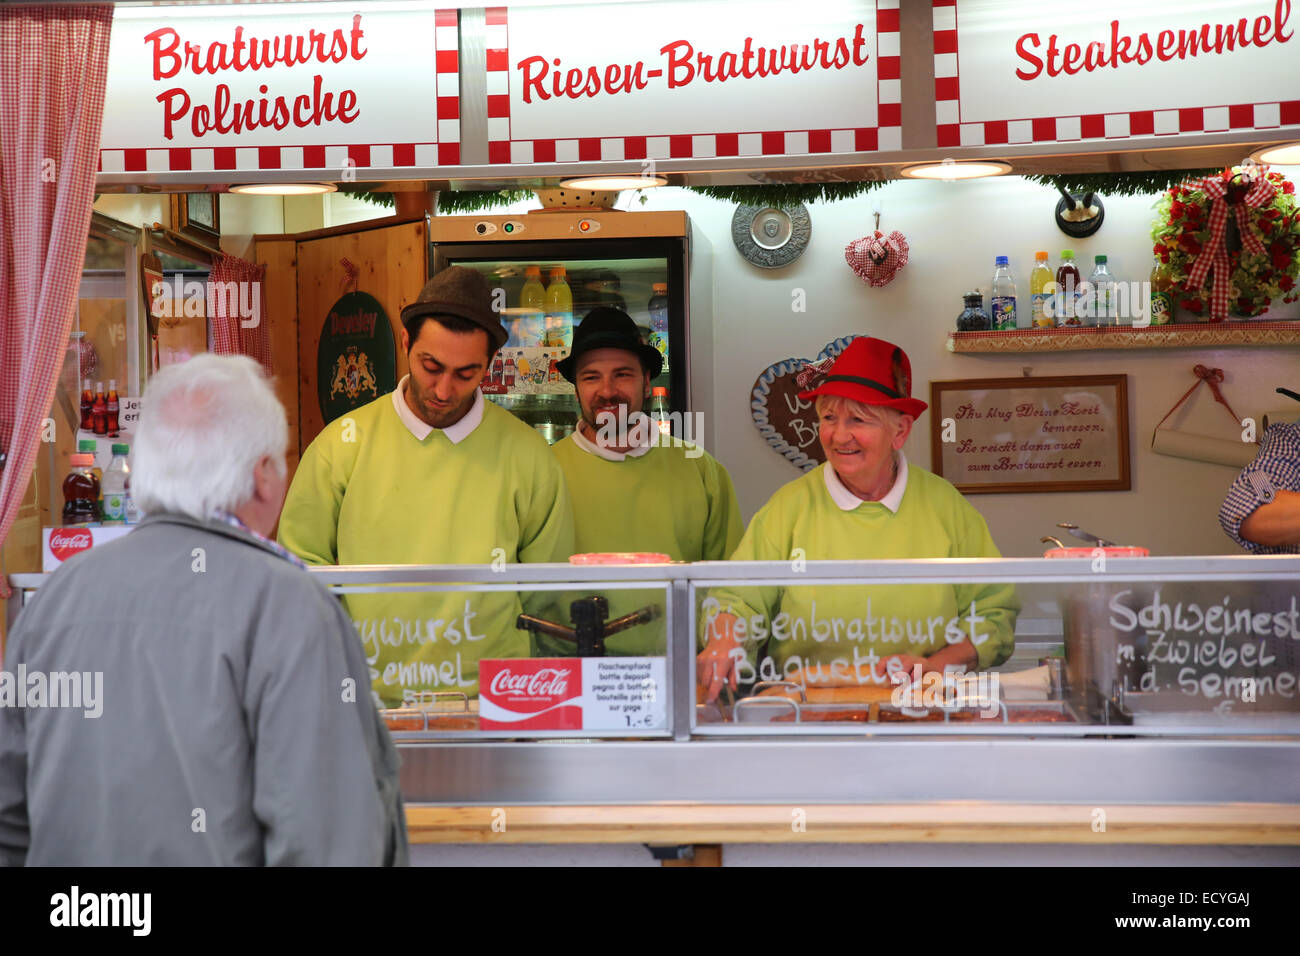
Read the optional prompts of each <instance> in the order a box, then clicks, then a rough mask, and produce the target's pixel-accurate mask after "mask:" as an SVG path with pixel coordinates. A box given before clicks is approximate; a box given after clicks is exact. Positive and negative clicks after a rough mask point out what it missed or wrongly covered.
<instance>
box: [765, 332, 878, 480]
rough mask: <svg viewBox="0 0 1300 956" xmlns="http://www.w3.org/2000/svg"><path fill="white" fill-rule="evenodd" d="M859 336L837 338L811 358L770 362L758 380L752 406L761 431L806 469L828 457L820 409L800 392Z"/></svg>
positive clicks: (796, 463) (798, 465) (812, 385)
mask: <svg viewBox="0 0 1300 956" xmlns="http://www.w3.org/2000/svg"><path fill="white" fill-rule="evenodd" d="M855 338H857V336H856V335H848V336H845V337H843V338H838V339H836V340H835V341H834V342H831V343H830V344H829V345H827V346H826V347H825V348H824V349H822V350H821V352H819V353H818V354H817V358H816V359H813V360H811V361H810V360H808V359H796V358H790V359H785V360H784V361H782V362H777V363H776V364H774V365H769V366H768V367H767V368H766V369H764V371H763V373H762V374H761V375H759V376H758V378H757V379H756V380H755V381H754V390H753V391H752V392H751V393H750V402H749V409H750V414H751V415H752V416H753V418H754V425H755V426H756V427H757V428H758V433H759V434H760V435H762V436H763V438H765V439H766V440H767V443H768V444H769V445H771V446H772V448H773V449H774V450H775V451H776V452H777V453H779V454H781V455H784V456H785V457H786V458H788V459H789V460H790V462H791V464H793V465H794V466H795V467H796V468H798V469H800V470H802V471H811V470H812V469H813V468H816V467H817V466H818V465H820V464H821V463H822V462H824V461H825V460H826V456H825V454H824V453H823V452H822V446H821V442H819V441H818V440H817V409H816V407H815V406H814V402H812V401H808V400H807V399H803V398H800V397H799V393H800V392H804V391H807V390H808V389H810V388H813V387H814V384H813V383H814V382H815V381H816V379H817V378H818V377H819V376H821V375H825V374H826V371H827V370H829V368H830V366H831V364H832V363H833V362H834V361H835V359H836V358H838V357H839V354H840V353H841V352H843V351H844V350H845V349H846V348H848V346H849V343H850V342H852V341H853V340H854V339H855Z"/></svg>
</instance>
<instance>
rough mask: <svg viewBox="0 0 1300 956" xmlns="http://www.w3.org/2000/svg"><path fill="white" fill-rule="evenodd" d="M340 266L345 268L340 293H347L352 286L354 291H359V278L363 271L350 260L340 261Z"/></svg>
mask: <svg viewBox="0 0 1300 956" xmlns="http://www.w3.org/2000/svg"><path fill="white" fill-rule="evenodd" d="M339 265H341V266H342V267H343V282H342V284H341V285H340V286H339V291H340V292H343V293H346V292H347V291H348V286H351V287H352V291H354V292H355V291H356V289H357V277H358V276H359V275H361V270H360V269H358V268H357V267H356V266H355V265H354V264H353V263H352V261H351V260H349V259H340V260H339Z"/></svg>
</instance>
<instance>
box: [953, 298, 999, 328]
mask: <svg viewBox="0 0 1300 956" xmlns="http://www.w3.org/2000/svg"><path fill="white" fill-rule="evenodd" d="M962 299H963V300H965V303H966V308H965V309H963V310H962V313H961V315H959V316H957V331H958V332H987V331H989V329H990V328H991V327H992V323H990V322H989V316H988V313H987V312H985V311H984V293H983V292H981V291H979V290H978V289H976V290H975V291H974V292H967V293H966V294H965V295H964V296H962Z"/></svg>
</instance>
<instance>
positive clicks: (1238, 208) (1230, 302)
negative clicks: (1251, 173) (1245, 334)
mask: <svg viewBox="0 0 1300 956" xmlns="http://www.w3.org/2000/svg"><path fill="white" fill-rule="evenodd" d="M1255 170H1256V171H1257V175H1256V176H1255V177H1254V178H1253V179H1251V178H1248V177H1247V176H1246V174H1245V173H1244V172H1243V171H1242V170H1235V169H1225V170H1224V171H1223V172H1221V173H1219V174H1218V175H1217V176H1209V177H1206V178H1205V179H1201V180H1197V181H1194V182H1186V183H1183V184H1181V185H1179V186H1174V187H1173V188H1172V189H1169V190H1167V191H1166V192H1165V193H1164V195H1162V196H1161V197H1160V199H1159V200H1157V201H1156V210H1157V212H1158V213H1159V218H1158V219H1157V220H1156V222H1155V223H1154V224H1153V226H1152V229H1151V238H1152V239H1154V240H1155V254H1156V257H1157V258H1159V260H1160V261H1161V262H1162V263H1164V264H1166V265H1167V266H1168V270H1169V275H1170V278H1172V280H1173V282H1174V287H1175V294H1176V295H1178V296H1179V298H1178V304H1179V305H1181V306H1182V307H1183V308H1184V309H1186V310H1187V311H1189V312H1192V313H1194V314H1196V315H1205V314H1206V313H1207V312H1208V313H1209V315H1210V321H1211V322H1221V321H1223V319H1225V318H1226V317H1227V314H1228V311H1229V309H1231V310H1232V311H1233V312H1236V313H1237V314H1239V315H1247V316H1255V315H1263V314H1264V313H1265V312H1267V311H1268V306H1269V303H1270V302H1271V301H1272V300H1273V299H1276V298H1281V299H1282V300H1283V301H1284V302H1294V301H1296V299H1297V298H1300V288H1297V275H1298V274H1300V209H1298V208H1297V206H1296V197H1295V185H1294V184H1293V183H1291V182H1289V181H1288V180H1287V179H1286V178H1284V177H1283V176H1282V174H1281V173H1272V172H1267V167H1255ZM1220 271H1222V272H1223V273H1225V275H1219V274H1218V273H1219V272H1220Z"/></svg>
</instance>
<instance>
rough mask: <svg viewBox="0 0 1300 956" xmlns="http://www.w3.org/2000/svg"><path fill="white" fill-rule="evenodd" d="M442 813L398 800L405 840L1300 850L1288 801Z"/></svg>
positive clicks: (1299, 817) (1297, 819)
mask: <svg viewBox="0 0 1300 956" xmlns="http://www.w3.org/2000/svg"><path fill="white" fill-rule="evenodd" d="M801 809H802V813H803V816H802V819H801V822H802V824H803V825H802V826H801V827H794V826H792V825H791V823H792V821H793V820H795V819H796V816H795V815H794V813H793V811H792V808H791V807H790V806H789V805H785V804H782V805H780V806H766V805H751V804H744V805H723V806H720V805H715V804H661V805H642V806H511V807H490V806H481V807H480V806H450V805H431V804H415V805H412V804H408V805H407V807H406V826H407V830H408V833H409V837H410V841H411V842H412V843H662V844H678V843H682V844H684V843H705V844H726V843H1086V844H1092V845H1095V844H1100V843H1156V844H1211V845H1212V844H1243V845H1248V846H1250V845H1258V846H1297V845H1300V806H1298V805H1295V804H1250V803H1237V804H1210V805H1204V804H1195V805H1179V806H1159V805H1156V806H1147V805H1140V806H1139V805H1133V806H1108V807H1107V808H1106V829H1105V830H1104V831H1103V832H1098V831H1096V830H1094V828H1093V826H1092V822H1093V820H1094V816H1095V814H1096V809H1095V808H1093V807H1092V806H1091V805H1083V806H1063V805H1055V804H1052V805H1040V804H1000V803H975V802H972V803H964V802H963V803H915V804H861V805H853V806H843V805H816V804H813V805H808V806H806V807H803V808H801Z"/></svg>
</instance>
